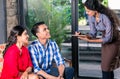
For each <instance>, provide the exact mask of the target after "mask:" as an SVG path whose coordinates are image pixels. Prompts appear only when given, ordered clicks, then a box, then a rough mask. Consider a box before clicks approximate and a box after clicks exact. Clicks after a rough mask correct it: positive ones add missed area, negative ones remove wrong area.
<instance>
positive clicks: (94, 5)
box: [84, 0, 120, 29]
mask: <svg viewBox="0 0 120 79" xmlns="http://www.w3.org/2000/svg"><path fill="white" fill-rule="evenodd" d="M84 6H86V7H87V8H88V9H90V10H94V11H98V12H99V13H102V14H105V15H106V16H107V17H108V18H109V19H110V21H111V23H112V25H113V27H114V28H115V29H118V27H119V26H120V21H119V19H118V17H117V15H116V14H115V13H114V12H113V11H112V10H110V9H109V8H108V7H105V6H104V5H102V4H101V2H100V0H86V2H85V3H84Z"/></svg>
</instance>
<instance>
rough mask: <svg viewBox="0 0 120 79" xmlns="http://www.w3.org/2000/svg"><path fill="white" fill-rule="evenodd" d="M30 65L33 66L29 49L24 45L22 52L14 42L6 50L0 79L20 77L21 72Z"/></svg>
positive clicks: (18, 78)
mask: <svg viewBox="0 0 120 79" xmlns="http://www.w3.org/2000/svg"><path fill="white" fill-rule="evenodd" d="M28 67H32V62H31V59H30V55H29V52H28V49H27V48H26V47H24V46H23V47H22V53H20V50H19V49H18V47H17V46H16V44H14V45H12V46H10V47H9V48H8V50H7V51H6V54H5V56H4V64H3V70H2V74H1V78H0V79H20V76H21V75H20V72H24V71H25V70H26V68H28Z"/></svg>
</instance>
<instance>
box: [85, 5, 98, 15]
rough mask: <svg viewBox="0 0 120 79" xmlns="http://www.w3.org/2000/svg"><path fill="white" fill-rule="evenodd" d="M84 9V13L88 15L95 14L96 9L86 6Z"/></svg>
mask: <svg viewBox="0 0 120 79" xmlns="http://www.w3.org/2000/svg"><path fill="white" fill-rule="evenodd" d="M85 10H86V14H88V15H89V16H95V15H96V11H93V10H90V9H88V8H87V7H85Z"/></svg>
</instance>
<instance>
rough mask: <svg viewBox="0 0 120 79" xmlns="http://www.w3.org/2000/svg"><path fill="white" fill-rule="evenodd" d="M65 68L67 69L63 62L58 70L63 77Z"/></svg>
mask: <svg viewBox="0 0 120 79" xmlns="http://www.w3.org/2000/svg"><path fill="white" fill-rule="evenodd" d="M64 70H65V66H64V65H63V64H61V65H59V66H58V72H59V76H60V77H63V75H64Z"/></svg>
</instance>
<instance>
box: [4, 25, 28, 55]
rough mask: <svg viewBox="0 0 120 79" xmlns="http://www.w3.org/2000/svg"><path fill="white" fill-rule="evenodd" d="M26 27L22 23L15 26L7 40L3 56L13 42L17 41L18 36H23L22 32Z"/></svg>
mask: <svg viewBox="0 0 120 79" xmlns="http://www.w3.org/2000/svg"><path fill="white" fill-rule="evenodd" d="M25 30H26V29H25V28H24V27H22V26H20V25H18V26H14V27H13V28H12V30H11V32H10V35H9V37H8V40H7V44H6V48H5V50H4V52H3V56H4V55H5V53H6V50H7V49H8V48H9V47H10V46H11V45H13V44H15V43H16V42H17V36H21V35H22V33H23V32H24V31H25Z"/></svg>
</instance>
